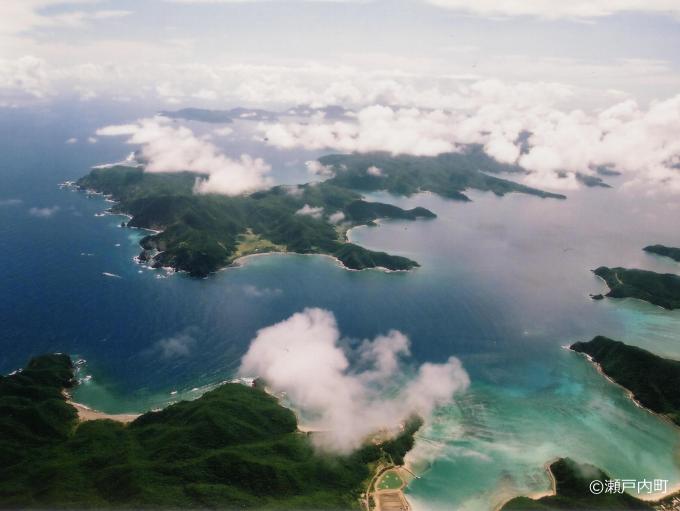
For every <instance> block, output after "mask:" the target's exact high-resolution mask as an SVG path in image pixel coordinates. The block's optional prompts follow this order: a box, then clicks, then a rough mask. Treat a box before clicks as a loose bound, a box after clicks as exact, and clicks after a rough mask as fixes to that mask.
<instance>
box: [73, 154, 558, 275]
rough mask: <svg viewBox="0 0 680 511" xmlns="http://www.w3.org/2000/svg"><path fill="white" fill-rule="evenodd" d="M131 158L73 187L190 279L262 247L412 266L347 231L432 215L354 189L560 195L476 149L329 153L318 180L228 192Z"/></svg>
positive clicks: (148, 253)
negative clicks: (121, 217) (511, 174)
mask: <svg viewBox="0 0 680 511" xmlns="http://www.w3.org/2000/svg"><path fill="white" fill-rule="evenodd" d="M134 163H135V164H134V166H132V165H127V164H119V165H113V166H102V167H96V168H93V169H92V170H91V171H90V173H89V174H88V175H87V176H85V177H83V178H81V179H80V180H78V181H77V183H76V184H77V186H78V187H79V188H81V189H83V190H90V191H94V192H98V193H102V194H104V195H106V196H108V197H110V198H111V199H113V200H114V201H115V202H116V204H115V205H114V206H113V207H112V208H111V211H112V212H113V213H122V214H127V215H129V216H131V217H132V218H131V220H130V221H129V222H128V223H127V225H128V226H130V227H139V228H144V229H149V230H153V231H158V232H157V233H155V234H151V235H149V236H146V237H145V238H144V239H143V240H142V241H141V246H142V248H143V250H142V251H141V253H140V255H139V260H140V261H141V262H145V263H148V264H150V265H151V266H153V267H171V268H174V269H176V270H180V271H186V272H188V273H189V274H190V275H191V276H194V277H205V276H207V275H209V274H210V273H212V272H215V271H217V270H219V269H221V268H224V267H226V266H229V265H231V264H233V263H234V262H235V261H236V260H237V259H238V258H240V257H243V256H247V255H251V254H261V253H267V252H293V253H299V254H326V255H330V256H332V257H334V258H336V259H338V260H339V261H340V263H342V264H343V265H344V266H345V267H346V268H349V269H353V270H362V269H366V268H383V269H387V270H392V271H396V270H410V269H413V268H416V267H418V266H419V264H418V263H417V262H416V261H413V260H411V259H408V258H406V257H403V256H396V255H391V254H387V253H385V252H379V251H372V250H368V249H366V248H363V247H360V246H358V245H355V244H353V243H350V242H349V241H348V239H347V231H348V230H349V229H351V228H352V227H356V226H359V225H373V224H374V223H375V221H376V220H379V219H399V220H416V219H428V218H434V217H435V216H436V215H435V214H434V213H433V212H431V211H429V210H427V209H425V208H422V207H416V208H413V209H409V210H404V209H402V208H399V207H397V206H393V205H390V204H383V203H379V202H370V201H366V200H364V199H363V197H362V195H361V194H360V193H359V192H358V191H357V190H359V191H377V190H386V191H389V192H391V193H394V194H398V195H412V194H414V193H416V192H419V191H425V190H429V191H431V192H433V193H437V194H439V195H442V196H443V197H447V198H451V199H458V200H469V199H468V198H467V196H465V195H464V194H463V193H462V190H464V189H466V188H475V189H478V190H489V191H493V192H494V193H496V194H497V195H503V194H505V193H508V192H513V191H514V192H521V193H528V194H532V195H537V196H540V197H551V198H564V196H561V195H556V194H551V193H548V192H543V191H541V190H537V189H534V188H530V187H527V186H524V185H521V184H518V183H515V182H513V181H509V180H505V179H501V178H498V177H495V176H490V175H488V174H487V173H485V172H501V171H517V169H515V168H514V167H509V166H504V165H501V164H499V163H497V162H495V161H494V160H492V159H491V158H489V157H487V156H484V153H483V152H481V151H478V150H475V149H470V151H469V152H468V153H464V154H463V153H461V154H449V155H443V156H441V157H432V158H411V157H393V156H389V155H386V154H369V155H332V156H327V157H324V158H321V160H320V163H321V164H322V165H325V166H327V167H328V166H329V165H330V167H328V168H329V169H331V172H332V173H333V174H334V176H333V177H331V178H329V179H327V180H326V181H323V182H315V183H307V184H302V185H293V186H275V187H273V188H270V189H268V190H265V191H260V192H256V193H252V194H250V195H240V196H235V197H231V196H225V195H217V194H209V195H201V194H196V193H194V184H195V181H196V179H197V178H201V177H203V176H201V175H199V174H196V173H190V172H179V173H150V172H145V171H144V167H143V161H137V160H136V161H135V162H134ZM376 165H381V167H376ZM376 169H378V170H376Z"/></svg>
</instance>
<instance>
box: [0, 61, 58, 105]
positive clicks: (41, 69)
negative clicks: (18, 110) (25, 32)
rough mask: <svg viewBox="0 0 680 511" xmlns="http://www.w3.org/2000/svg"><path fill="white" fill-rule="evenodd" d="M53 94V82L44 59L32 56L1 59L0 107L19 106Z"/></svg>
mask: <svg viewBox="0 0 680 511" xmlns="http://www.w3.org/2000/svg"><path fill="white" fill-rule="evenodd" d="M51 92H52V81H51V79H50V77H49V72H48V70H47V66H46V64H45V61H43V60H42V59H39V58H36V57H33V56H30V55H29V56H25V57H21V58H19V59H14V60H7V59H0V106H17V105H20V104H22V103H25V102H27V101H30V100H34V99H42V98H45V97H47V96H48V95H50V93H51Z"/></svg>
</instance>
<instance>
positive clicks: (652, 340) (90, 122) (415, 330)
mask: <svg viewBox="0 0 680 511" xmlns="http://www.w3.org/2000/svg"><path fill="white" fill-rule="evenodd" d="M152 113H153V110H149V109H148V108H146V110H145V109H142V108H140V107H138V106H135V105H116V106H115V107H111V106H108V105H102V104H96V103H73V104H62V105H59V106H58V107H55V108H52V109H47V108H45V109H33V110H30V111H29V110H21V109H15V110H3V111H2V112H1V115H0V282H1V283H2V284H1V288H0V289H1V291H0V372H1V373H8V372H10V371H12V370H14V369H17V368H19V367H21V366H23V365H24V364H25V362H26V361H27V359H28V358H29V357H31V356H33V355H37V354H40V353H45V352H54V351H59V352H65V353H69V354H72V355H74V356H76V357H79V358H82V359H84V360H86V364H85V365H84V367H83V368H82V369H81V371H80V376H81V378H83V384H82V385H81V386H80V387H79V388H78V390H77V392H76V396H75V397H76V399H77V400H78V401H81V402H83V403H85V404H87V405H89V406H92V407H94V408H97V409H100V410H102V411H106V412H111V413H115V412H132V411H142V410H148V409H153V408H156V407H160V406H164V405H166V404H167V403H170V402H173V401H175V400H177V399H180V398H190V397H193V396H196V395H199V394H200V392H201V391H202V390H203V389H204V388H209V387H210V386H211V385H214V384H215V383H218V382H220V381H223V380H225V379H228V378H230V377H232V376H233V374H234V371H235V369H236V368H237V367H238V365H239V362H240V358H241V356H242V355H243V354H244V352H245V350H246V349H247V348H248V345H249V342H250V340H251V339H252V338H253V337H254V336H255V333H256V332H257V330H258V329H260V328H262V327H264V326H268V325H271V324H273V323H276V322H278V321H281V320H283V319H286V318H288V317H289V316H290V315H292V314H293V313H295V312H298V311H301V310H302V309H304V308H305V307H322V308H325V309H328V310H330V311H332V312H333V313H334V314H335V315H336V317H337V320H338V324H339V327H340V329H341V331H342V332H343V334H344V335H345V336H347V337H348V338H351V339H357V340H360V339H365V338H372V337H374V336H376V335H378V334H380V333H384V332H386V331H387V330H390V329H399V330H401V331H403V332H404V333H406V334H407V335H408V336H409V337H410V339H411V342H412V353H413V362H414V363H422V362H428V361H429V362H442V361H445V360H446V359H447V358H448V357H449V356H451V355H455V356H457V357H459V358H460V359H461V360H462V362H463V365H464V367H465V369H466V370H467V371H468V373H469V375H470V377H471V380H472V385H471V387H470V389H469V391H467V392H466V393H465V394H462V395H460V396H458V398H457V400H456V402H455V404H453V405H451V406H449V407H446V408H444V409H441V410H438V411H437V413H436V416H435V418H434V420H433V421H432V423H431V424H430V425H429V426H428V427H427V428H426V429H424V430H423V431H422V432H421V433H420V436H419V438H418V441H417V443H416V447H415V449H414V450H413V452H412V453H411V454H410V461H411V462H412V464H413V465H414V466H415V467H416V468H417V471H418V473H419V475H420V478H419V479H416V480H414V481H412V482H411V484H410V485H409V487H408V497H409V499H410V500H411V501H412V503H413V504H414V507H415V508H416V510H417V511H420V510H430V509H433V510H438V509H442V510H444V509H465V510H468V509H469V510H490V509H493V508H494V507H495V506H497V505H498V504H500V503H501V502H503V501H504V500H505V499H507V498H509V497H512V496H514V495H518V494H527V493H537V492H543V491H546V490H548V489H549V487H550V483H549V479H548V476H547V474H546V472H545V465H546V463H549V462H550V461H552V460H553V459H554V458H556V457H559V456H571V457H573V458H575V459H577V460H579V461H583V462H589V463H592V464H594V465H597V466H599V467H600V468H602V469H604V470H605V471H607V472H609V473H610V474H611V475H612V476H614V477H617V478H621V479H648V480H649V479H655V478H658V479H667V480H669V485H674V484H677V483H680V465H679V463H680V461H679V459H678V452H679V450H678V448H679V447H680V446H679V445H678V444H679V440H680V435H679V434H678V429H677V428H675V427H674V426H672V425H670V424H669V423H667V422H665V421H663V420H661V419H659V418H658V417H655V416H653V415H652V414H650V413H648V412H646V411H645V410H643V409H641V408H638V407H636V406H635V405H634V404H633V403H632V402H631V401H630V400H629V399H628V397H627V396H626V394H625V393H624V391H623V390H622V389H620V388H618V387H617V386H615V385H613V384H612V383H610V382H608V381H607V380H606V379H605V378H603V377H602V376H601V375H600V374H598V373H597V371H596V370H595V369H594V368H593V367H592V366H591V365H590V364H589V363H588V362H587V361H586V360H585V359H584V358H583V357H581V356H579V355H577V354H575V353H572V352H569V351H567V350H565V349H564V348H563V346H564V345H567V344H570V343H572V342H574V341H578V340H589V339H590V338H592V337H593V336H594V335H597V334H602V335H608V336H611V337H613V338H615V339H618V340H622V341H625V342H628V343H631V344H635V345H638V346H641V347H643V348H645V349H649V350H651V351H654V352H655V353H658V354H661V355H665V356H669V357H674V358H680V339H679V336H678V333H680V312H669V311H665V310H662V309H660V308H658V307H655V306H652V305H649V304H646V303H642V302H639V301H635V300H610V299H605V300H602V301H593V300H591V299H590V298H589V294H590V293H599V292H602V291H604V290H605V286H604V285H603V283H602V282H601V281H600V280H599V279H598V278H596V277H595V276H594V275H593V274H592V273H591V271H590V270H591V269H594V268H596V267H598V266H601V265H608V266H627V267H636V268H644V269H650V270H655V271H667V272H678V270H680V265H678V264H676V263H674V262H673V261H670V260H668V259H663V258H660V257H655V256H651V255H648V254H646V253H644V252H643V251H642V250H641V249H642V247H644V246H645V245H648V244H651V243H664V244H669V245H675V246H680V231H678V229H677V220H676V219H677V214H678V206H677V205H676V204H674V203H673V202H672V201H669V200H665V199H663V198H662V197H658V196H649V195H643V194H640V193H636V192H635V190H634V189H630V188H627V187H623V186H621V185H622V179H621V178H610V179H608V181H609V182H611V184H612V185H613V186H614V188H611V189H603V188H594V189H587V188H586V189H581V190H575V191H569V192H567V195H568V200H566V201H557V200H545V199H539V198H536V197H531V196H526V195H520V194H514V195H509V196H506V197H503V198H499V197H496V196H494V195H492V194H489V193H479V192H471V193H470V194H469V195H470V197H471V198H472V199H473V202H472V203H459V202H452V201H446V200H443V199H441V198H439V197H436V196H433V195H429V194H421V195H418V196H414V197H411V198H408V199H406V198H402V197H392V196H389V195H387V194H373V195H371V197H372V198H375V199H380V200H383V201H385V202H391V203H394V204H397V205H400V206H408V207H413V206H416V205H418V206H424V207H427V208H429V209H431V210H432V211H434V212H435V213H437V215H438V218H437V219H435V220H431V221H418V222H397V221H390V222H381V224H380V225H379V226H378V227H361V228H357V229H354V230H352V231H351V238H352V240H353V241H354V242H356V243H359V244H361V245H364V246H366V247H368V248H372V249H380V250H385V251H387V252H390V253H395V254H401V255H405V256H408V257H410V258H412V259H415V260H416V261H418V262H420V263H421V265H422V267H421V268H420V269H418V270H417V271H414V272H410V273H383V272H379V271H364V272H350V271H346V270H344V269H343V268H340V267H339V266H338V265H337V264H336V263H335V262H334V261H333V260H332V259H330V258H326V257H316V256H314V257H307V256H296V255H272V256H262V257H254V258H250V259H248V260H247V262H246V263H245V264H244V265H243V266H241V267H238V268H230V269H227V270H224V271H221V272H219V273H218V274H217V275H214V276H212V277H210V278H208V279H206V280H193V279H190V278H187V277H185V276H184V275H181V274H180V275H166V274H165V273H164V272H161V271H154V270H146V269H143V268H141V267H140V266H138V265H137V264H135V263H134V262H133V260H132V258H133V257H134V256H135V255H136V254H137V253H138V241H139V239H140V237H141V236H143V234H144V233H143V232H141V231H137V230H133V229H126V228H120V227H119V224H120V222H121V220H122V218H121V217H117V216H111V215H104V216H101V215H98V214H99V213H101V212H102V211H104V210H105V209H106V208H107V207H109V206H110V204H108V203H107V202H106V201H105V200H104V199H103V198H101V197H88V196H87V195H86V194H84V193H80V192H75V191H71V190H68V189H61V188H59V186H58V185H59V183H61V182H63V181H65V180H74V179H77V178H78V177H80V176H82V175H84V174H85V173H87V172H88V170H89V168H90V167H91V166H92V165H96V164H100V163H107V162H112V161H117V160H121V159H123V158H124V157H125V156H126V155H127V154H128V153H129V152H130V151H131V150H133V149H134V147H132V146H129V145H127V144H125V143H124V140H122V139H117V138H98V140H96V141H94V140H91V141H89V142H88V140H87V139H88V137H91V136H94V135H93V133H94V131H95V130H96V128H98V127H100V126H103V125H106V124H111V123H120V122H129V121H132V120H134V119H136V118H138V117H142V116H145V115H150V114H152ZM192 127H194V128H195V129H196V130H199V131H200V130H207V129H208V128H209V127H206V126H205V125H203V126H201V125H198V124H195V125H192ZM238 129H239V132H238V133H237V135H236V136H234V137H232V138H230V139H227V140H224V141H220V144H221V145H223V146H224V147H225V150H226V151H227V152H228V153H229V154H235V155H238V154H240V152H251V153H253V152H256V153H257V154H260V155H264V157H265V158H266V159H267V160H268V161H269V162H270V163H272V165H273V167H274V172H275V177H276V179H277V180H278V181H279V182H284V183H294V182H303V181H306V180H308V176H307V174H306V170H305V166H304V162H305V160H308V159H310V158H313V157H315V156H318V154H311V153H301V152H294V151H276V150H272V149H270V148H264V147H262V145H261V144H260V143H259V142H257V141H255V140H253V136H252V133H251V132H250V127H249V126H248V125H246V124H245V122H244V123H243V126H238ZM72 137H75V138H77V139H78V141H77V142H75V143H66V140H67V139H69V138H72Z"/></svg>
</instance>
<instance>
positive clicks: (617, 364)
mask: <svg viewBox="0 0 680 511" xmlns="http://www.w3.org/2000/svg"><path fill="white" fill-rule="evenodd" d="M571 349H572V350H574V351H576V352H578V353H585V354H587V355H589V356H590V357H591V358H592V359H593V361H595V362H596V363H597V364H599V366H600V367H601V368H602V371H603V372H604V374H606V375H607V376H609V377H610V378H611V379H612V380H614V381H615V382H616V383H618V384H619V385H621V386H622V387H625V388H626V389H628V390H629V391H630V392H631V393H632V394H633V396H634V397H635V399H636V400H637V401H638V402H639V403H640V404H641V405H642V406H644V407H646V408H649V409H650V410H652V411H654V412H656V413H660V414H664V415H666V416H667V417H668V418H670V419H671V420H672V421H674V422H675V423H676V424H678V425H680V362H678V361H677V360H669V359H665V358H662V357H659V356H657V355H654V354H653V353H650V352H649V351H645V350H643V349H641V348H638V347H636V346H629V345H627V344H624V343H622V342H619V341H614V340H612V339H608V338H606V337H602V336H598V337H595V338H594V339H593V340H592V341H590V342H577V343H575V344H573V345H572V346H571Z"/></svg>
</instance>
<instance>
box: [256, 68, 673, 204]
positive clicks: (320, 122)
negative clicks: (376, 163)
mask: <svg viewBox="0 0 680 511" xmlns="http://www.w3.org/2000/svg"><path fill="white" fill-rule="evenodd" d="M567 96H569V91H568V90H562V89H561V88H560V87H559V86H557V87H555V88H553V87H546V86H537V87H536V89H535V90H533V93H532V88H531V87H530V86H529V85H528V84H517V85H514V86H508V85H507V84H504V83H502V82H498V81H488V82H485V83H478V84H475V86H473V87H470V89H469V91H468V94H467V96H466V97H461V98H460V101H459V102H458V108H456V109H452V110H443V109H442V110H428V109H417V108H399V107H389V106H382V105H380V106H369V107H366V108H364V109H361V110H359V112H358V113H357V116H356V119H354V120H343V121H335V122H329V121H326V120H324V119H321V118H317V119H313V120H311V121H309V122H306V123H295V122H293V123H288V124H285V123H281V122H279V123H274V124H270V125H262V126H261V127H260V129H261V130H262V131H263V132H264V134H265V136H266V137H267V138H268V143H270V144H272V145H275V146H277V147H282V148H292V147H303V148H306V149H310V150H320V149H330V150H337V151H343V152H370V151H387V152H390V153H392V154H395V155H396V154H409V155H415V156H435V155H438V154H441V153H445V152H450V151H458V150H460V148H461V147H463V146H465V145H467V144H480V145H481V146H482V147H483V148H484V150H485V151H486V153H487V154H488V155H489V156H491V157H493V158H495V159H496V160H498V161H500V162H502V163H511V164H519V165H520V166H522V167H523V168H524V169H526V170H527V171H528V174H527V176H526V178H525V179H526V182H527V183H528V184H532V185H536V186H544V187H550V188H567V189H569V188H575V187H578V186H579V183H578V181H577V179H576V174H577V173H580V174H592V173H594V171H595V170H594V169H596V168H598V167H601V166H608V167H612V168H615V169H616V170H618V171H620V172H623V173H624V174H626V175H627V178H628V181H629V183H630V184H643V185H645V186H661V187H663V189H665V190H667V191H677V192H680V170H679V169H678V162H679V161H680V139H679V138H678V137H677V133H678V132H680V95H678V96H675V97H672V98H670V99H667V100H663V101H653V102H652V103H651V104H650V105H649V106H648V107H647V108H646V109H645V108H643V107H641V106H640V105H639V104H638V103H637V102H635V101H634V100H632V99H627V100H624V101H622V102H619V103H617V104H614V105H613V106H611V107H609V108H606V109H601V110H598V111H592V112H585V111H583V110H579V109H571V110H570V109H565V108H562V107H561V106H560V98H561V97H562V98H563V97H567ZM530 98H531V100H530ZM539 98H540V99H539ZM527 134H528V136H527ZM319 166H320V164H318V165H317V166H315V167H311V168H314V169H318V168H320V167H319ZM324 172H326V173H331V172H332V169H324ZM370 172H372V173H373V174H374V175H376V174H377V173H378V171H376V170H375V169H374V170H373V171H370V170H369V173H370Z"/></svg>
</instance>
